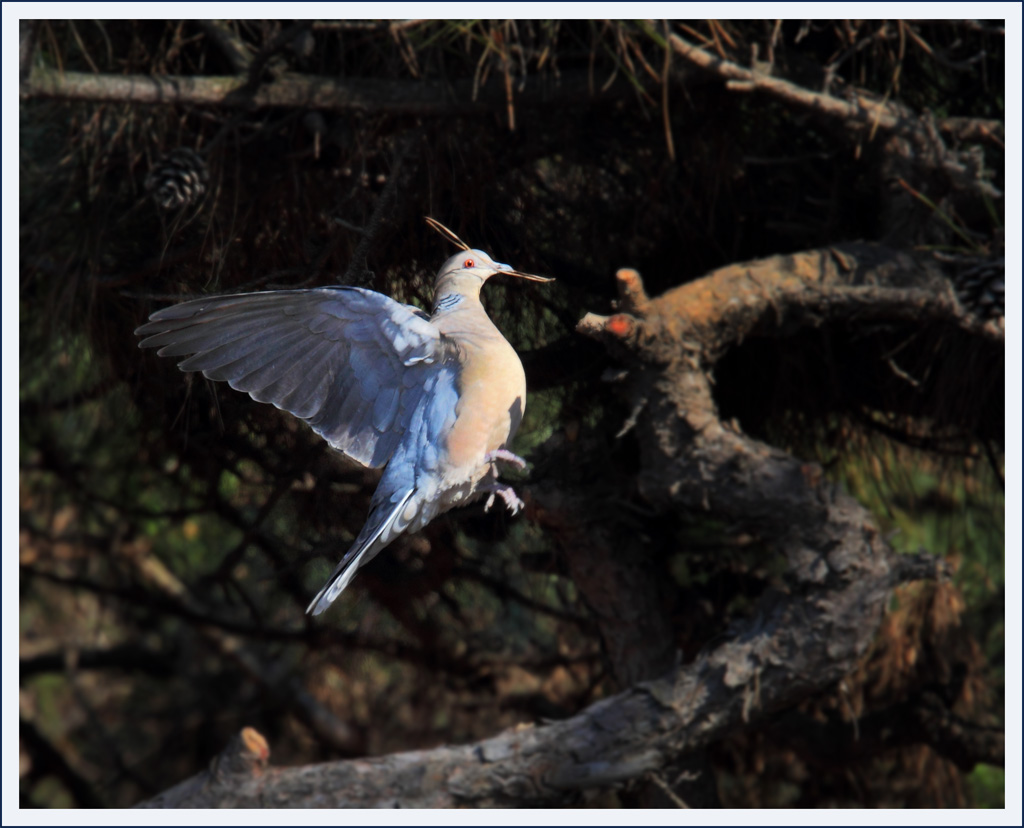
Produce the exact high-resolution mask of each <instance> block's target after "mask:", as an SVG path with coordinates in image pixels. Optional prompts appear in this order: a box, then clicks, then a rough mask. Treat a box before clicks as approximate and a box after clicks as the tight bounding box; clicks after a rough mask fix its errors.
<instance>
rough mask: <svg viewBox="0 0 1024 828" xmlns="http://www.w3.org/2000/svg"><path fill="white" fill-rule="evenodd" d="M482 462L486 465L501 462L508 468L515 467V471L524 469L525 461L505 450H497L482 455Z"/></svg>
mask: <svg viewBox="0 0 1024 828" xmlns="http://www.w3.org/2000/svg"><path fill="white" fill-rule="evenodd" d="M484 460H486V461H487V462H488V463H494V462H496V461H498V460H503V461H504V462H506V463H508V464H509V465H510V466H515V467H516V468H517V469H525V468H526V461H525V460H524V459H523V458H522V457H520V456H519V455H518V454H513V453H512V452H511V451H508V450H507V449H497V450H495V451H489V452H487V454H486V455H484Z"/></svg>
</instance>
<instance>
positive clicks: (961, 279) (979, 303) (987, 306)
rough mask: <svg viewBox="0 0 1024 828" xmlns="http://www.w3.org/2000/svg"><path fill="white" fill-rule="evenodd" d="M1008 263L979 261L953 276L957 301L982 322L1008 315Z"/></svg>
mask: <svg viewBox="0 0 1024 828" xmlns="http://www.w3.org/2000/svg"><path fill="white" fill-rule="evenodd" d="M1005 274H1006V267H1005V260H1004V259H989V260H986V261H980V262H979V261H975V262H972V263H970V265H968V266H967V267H964V268H961V269H960V270H959V271H958V272H957V273H956V275H954V277H953V288H954V289H955V290H956V295H957V298H958V299H959V300H960V302H961V303H962V304H963V306H964V307H965V308H967V310H969V311H970V312H971V313H973V314H974V315H975V316H978V317H981V318H982V319H1000V318H1002V317H1003V316H1005V313H1006V303H1005V298H1004V292H1005V278H1006V277H1005Z"/></svg>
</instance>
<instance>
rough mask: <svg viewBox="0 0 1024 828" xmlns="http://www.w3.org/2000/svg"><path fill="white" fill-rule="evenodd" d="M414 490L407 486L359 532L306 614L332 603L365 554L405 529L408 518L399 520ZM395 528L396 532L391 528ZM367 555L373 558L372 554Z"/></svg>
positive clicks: (319, 611) (317, 611)
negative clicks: (371, 524)
mask: <svg viewBox="0 0 1024 828" xmlns="http://www.w3.org/2000/svg"><path fill="white" fill-rule="evenodd" d="M414 493H415V489H409V490H408V491H407V492H406V493H405V495H404V496H403V497H402V498H401V499H400V500H399V501H398V502H397V503H396V504H395V506H394V508H393V509H392V510H391V511H390V512H385V513H384V515H383V517H382V518H381V520H380V521H379V522H377V524H376V525H375V526H374V527H373V529H372V530H371V531H369V532H366V531H364V532H360V539H359V540H357V541H356V543H354V544H353V545H352V548H351V549H349V550H348V552H346V553H345V556H344V557H343V558H342V559H341V561H340V562H339V563H338V565H337V567H335V569H334V572H332V573H331V577H330V578H328V579H327V583H326V584H324V585H323V588H322V589H321V590H320V591H319V592H318V593H317V594H316V597H315V598H314V599H313V600H312V601H311V602H310V604H309V606H308V607H306V614H307V615H308V614H309V613H312V614H313V615H319V614H320V613H322V612H323V611H324V610H325V609H327V608H328V607H329V606H330V605H331V604H332V603H334V601H335V599H336V598H337V597H338V596H339V595H341V593H342V592H343V591H344V589H345V587H347V586H348V585H349V582H350V581H351V580H352V578H353V577H354V576H355V574H356V570H357V569H359V566H360V564H361V562H362V560H363V558H364V557H365V556H366V553H367V552H369V551H370V550H371V549H373V550H374V554H376V552H379V551H380V550H381V549H382V548H383V547H384V546H386V545H387V544H388V543H390V542H391V539H392V538H393V537H394V536H395V535H397V534H398V533H399V532H401V531H402V529H404V528H405V526H404V524H406V523H407V521H402V520H401V514H402V510H403V509H405V506H406V504H407V503H408V502H409V500H410V498H412V496H413V494H414ZM396 524H402V525H401V526H399V525H396ZM395 529H397V530H398V531H394V530H395ZM381 539H383V540H384V543H383V544H378V541H380V540H381ZM370 557H371V558H372V557H373V555H371V556H370Z"/></svg>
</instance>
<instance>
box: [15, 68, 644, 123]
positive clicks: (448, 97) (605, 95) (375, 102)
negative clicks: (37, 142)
mask: <svg viewBox="0 0 1024 828" xmlns="http://www.w3.org/2000/svg"><path fill="white" fill-rule="evenodd" d="M631 94H635V89H634V87H632V86H631V85H630V84H629V83H628V82H627V81H625V80H621V79H619V80H617V81H616V82H614V83H613V84H612V85H611V86H610V87H609V88H608V89H607V90H603V91H602V92H601V93H600V95H598V94H591V91H590V88H589V80H588V77H587V75H586V73H583V72H579V73H568V72H567V73H565V74H563V75H561V76H560V77H559V78H558V79H557V80H555V81H549V80H548V79H547V78H545V77H544V76H540V75H538V76H537V77H535V78H534V82H533V83H531V84H530V87H529V88H528V89H527V90H524V91H523V92H522V93H520V94H519V95H518V96H517V98H516V106H517V107H531V106H538V107H541V106H543V107H550V106H558V105H560V104H562V105H568V104H580V103H586V102H589V101H591V100H594V99H597V98H600V100H602V101H608V100H613V99H615V98H618V97H623V96H625V95H631ZM20 95H21V98H22V100H25V99H27V98H36V97H43V98H62V99H66V100H88V101H116V102H121V103H139V104H161V105H174V104H188V105H193V106H234V107H243V108H251V109H260V108H264V107H306V108H308V109H319V110H323V111H334V112H347V111H363V112H374V113H384V114H392V115H399V114H405V115H422V116H425V117H445V116H449V115H454V114H459V113H472V112H480V111H481V110H493V111H505V110H506V109H507V107H508V98H507V97H506V94H505V91H504V90H503V89H498V88H497V87H494V88H491V87H488V88H484V89H481V90H479V93H478V94H477V96H476V99H475V100H474V98H473V86H472V83H471V82H470V81H457V82H455V83H451V84H448V83H443V82H440V81H390V80H388V81H382V80H376V79H372V78H359V79H357V80H339V79H336V78H329V77H319V76H314V75H291V74H289V75H284V76H283V77H280V78H278V79H276V80H274V81H273V82H271V83H267V84H263V85H261V86H259V87H258V88H255V89H253V88H251V87H250V85H249V81H248V77H247V76H242V75H239V76H232V77H205V76H187V77H186V76H180V75H178V76H173V75H171V76H157V75H94V74H88V73H82V72H58V71H57V70H54V69H48V68H40V67H37V68H36V69H35V70H34V71H33V72H32V74H31V76H30V77H29V78H28V80H27V81H25V82H24V83H22V84H21V89H20Z"/></svg>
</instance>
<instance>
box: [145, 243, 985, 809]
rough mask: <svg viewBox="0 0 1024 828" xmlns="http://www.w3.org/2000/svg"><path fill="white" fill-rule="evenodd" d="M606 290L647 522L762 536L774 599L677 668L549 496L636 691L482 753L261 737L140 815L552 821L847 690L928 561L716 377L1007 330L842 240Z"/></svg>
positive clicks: (907, 267)
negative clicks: (740, 405)
mask: <svg viewBox="0 0 1024 828" xmlns="http://www.w3.org/2000/svg"><path fill="white" fill-rule="evenodd" d="M618 283H619V289H620V307H619V311H620V312H619V313H617V314H615V315H613V316H610V317H606V316H597V315H594V314H588V315H587V316H586V317H585V318H584V319H583V320H582V321H581V322H580V325H579V330H580V331H581V332H582V333H584V334H586V335H588V336H593V337H596V338H598V339H600V340H601V341H603V342H605V343H606V344H607V345H608V347H609V348H610V349H611V351H612V352H613V354H614V355H616V356H617V357H618V358H619V359H620V360H621V361H622V362H623V363H624V365H625V366H626V367H627V371H628V375H627V380H626V383H625V387H626V393H627V395H628V397H629V398H630V401H631V402H632V404H633V407H634V414H633V416H632V417H631V425H632V426H633V427H634V428H635V430H636V433H637V436H638V439H639V442H640V446H641V453H642V457H641V460H642V463H641V471H640V475H639V485H640V488H641V490H642V492H643V493H644V495H645V496H646V498H647V499H648V501H649V502H650V503H651V504H652V505H653V506H654V508H655V509H657V510H659V511H679V510H686V511H688V512H707V513H711V514H714V515H715V517H716V518H719V519H721V520H725V521H728V522H730V523H732V524H733V525H735V526H737V527H742V528H743V529H744V530H745V531H747V532H750V533H754V534H756V535H759V536H760V537H762V538H763V539H765V540H766V541H767V542H769V543H770V544H771V545H772V546H773V547H774V549H776V550H777V551H778V552H779V553H781V554H782V555H783V556H784V558H785V562H786V577H785V580H784V583H783V585H781V586H778V587H775V588H772V589H768V590H766V591H765V593H764V594H763V595H762V596H761V598H760V600H759V602H758V604H757V606H756V607H755V610H754V612H753V613H752V614H751V616H750V617H749V618H747V619H746V620H745V621H744V622H743V623H739V624H736V625H735V626H734V628H733V629H730V630H729V631H728V632H727V633H726V634H725V635H724V636H723V637H722V638H720V639H717V640H716V643H715V645H714V646H713V647H709V648H708V649H706V650H705V651H704V652H702V653H700V654H699V655H698V657H697V658H695V659H694V660H693V661H692V662H690V663H688V664H678V663H677V664H673V660H674V659H675V658H676V657H675V654H674V652H673V647H672V637H671V634H670V633H671V629H670V627H669V625H668V622H667V620H666V619H665V618H664V617H663V616H662V615H661V614H660V613H659V600H658V594H659V589H660V587H659V585H658V584H657V583H655V582H654V580H652V578H650V577H649V576H648V575H647V574H645V572H644V570H643V568H642V567H640V566H638V565H637V558H636V555H637V553H638V552H642V549H641V547H642V544H641V543H639V542H634V543H632V544H629V543H626V544H622V543H620V540H619V538H618V537H614V536H612V535H611V534H610V533H609V532H608V531H607V528H606V527H605V526H603V525H602V521H601V519H600V517H599V516H598V515H596V514H595V513H594V509H591V508H589V507H588V504H586V503H581V502H577V501H576V500H574V499H573V498H572V497H571V496H570V495H563V496H561V497H559V496H558V495H557V493H554V492H545V493H544V497H543V498H537V500H538V502H540V503H542V504H543V505H542V506H541V505H536V506H533V507H532V508H531V513H532V514H533V516H534V518H535V519H537V520H538V521H539V522H540V523H541V524H542V525H543V526H544V527H545V528H546V529H547V530H548V531H550V532H551V533H552V534H553V535H554V536H555V538H556V540H557V541H558V542H559V544H560V546H561V547H562V549H563V551H564V553H565V555H566V560H567V564H568V567H569V569H570V572H571V573H572V574H573V576H574V578H575V579H576V582H577V584H578V585H579V587H580V589H581V591H582V592H583V593H584V595H585V596H586V598H587V600H588V602H589V603H590V604H591V606H592V607H594V609H595V614H596V615H597V618H598V623H599V625H600V628H601V632H602V635H603V637H604V640H605V643H606V646H607V649H608V652H609V655H610V660H611V662H612V665H613V669H614V670H615V673H616V676H617V678H618V679H619V680H620V681H621V682H622V683H623V684H628V683H632V686H630V687H629V688H628V689H626V690H625V691H624V692H622V693H619V694H618V695H616V696H613V697H611V698H607V699H604V700H602V701H600V702H598V703H596V704H594V705H592V706H591V707H589V708H587V709H586V710H584V711H582V712H581V713H579V714H577V715H576V716H573V717H572V718H570V719H567V720H564V721H560V722H556V723H550V724H544V725H542V726H520V727H518V728H514V729H511V730H509V731H506V732H504V733H502V734H500V735H498V736H495V737H494V738H490V739H486V740H484V741H481V742H479V743H476V744H471V745H462V746H455V747H451V746H444V747H438V748H435V749H432V750H423V751H414V752H409V753H400V754H393V755H390V756H383V757H378V758H372V759H360V760H350V761H341V762H333V763H327V764H321V765H311V766H307V767H299V768H270V767H268V760H269V749H268V748H267V746H266V743H265V741H264V740H263V739H262V737H260V736H259V735H258V734H256V733H255V732H254V731H251V730H248V731H244V732H243V734H242V736H241V737H240V738H239V740H237V741H236V743H234V744H232V745H231V746H229V747H228V749H227V750H226V751H225V753H224V754H222V755H221V756H220V757H218V758H217V759H215V760H214V762H213V764H212V765H211V767H210V769H209V770H207V771H205V772H203V773H201V774H199V775H197V776H196V777H193V778H192V779H190V780H187V781H185V782H183V783H181V784H180V785H178V786H176V787H175V788H172V789H171V790H169V791H166V792H165V793H163V794H161V795H160V796H157V797H155V798H154V799H152V800H149V801H147V802H144V803H142V804H141V806H142V807H210V806H221V807H282V806H290V807H396V806H401V807H454V806H476V807H490V806H505V807H508V806H532V805H542V804H543V805H564V804H571V803H573V802H575V801H577V797H578V796H579V794H580V792H581V791H583V790H586V789H592V788H599V787H603V786H609V785H615V784H620V783H628V782H632V781H636V780H641V779H644V778H649V779H653V781H656V782H657V783H658V785H659V787H661V788H663V789H664V790H666V791H668V790H670V789H671V787H672V785H673V784H674V780H671V779H669V780H666V778H665V777H664V775H663V774H664V772H665V771H666V769H667V768H669V767H672V766H673V764H674V763H677V762H678V761H679V760H680V757H684V758H685V756H686V755H688V754H689V755H692V754H693V753H694V752H695V751H699V750H700V749H701V748H703V747H704V746H706V745H708V744H710V743H712V742H714V741H715V740H717V739H719V738H720V737H722V736H724V735H725V734H727V733H728V732H729V731H730V730H731V729H733V728H735V727H738V726H746V725H749V724H750V723H752V722H755V721H757V720H758V719H761V718H763V717H765V716H766V715H767V714H769V713H771V712H773V711H778V710H781V709H785V708H788V707H792V706H793V705H795V704H796V703H797V702H799V701H800V700H801V699H804V698H806V697H807V696H809V695H811V694H815V693H820V692H823V691H826V690H828V689H829V688H831V687H832V686H834V685H835V684H836V683H837V682H839V681H840V680H841V679H842V678H843V677H844V676H845V675H847V674H848V673H849V672H850V671H851V670H852V669H853V668H854V667H855V665H856V664H857V662H858V660H859V658H860V657H861V656H862V655H863V654H864V652H865V651H866V649H867V648H868V646H869V645H870V644H871V642H872V640H873V638H874V635H875V633H876V631H877V629H878V625H879V622H880V620H881V618H882V616H883V613H884V612H885V607H886V602H887V599H888V596H889V594H890V591H891V589H892V588H893V587H894V586H896V585H898V584H900V583H904V582H907V581H910V580H915V579H921V578H935V577H944V576H945V574H946V572H945V568H944V565H943V564H942V563H941V562H939V561H937V560H936V559H934V558H931V557H930V556H928V555H925V554H920V555H917V556H900V555H896V554H895V553H893V551H892V550H891V549H890V547H889V546H888V545H887V543H886V542H885V540H884V539H883V538H882V536H881V534H880V533H879V531H878V529H877V527H876V526H875V523H874V521H873V519H872V518H871V516H870V514H869V513H868V512H867V510H866V509H865V508H864V507H862V506H861V505H860V504H859V503H857V502H856V501H855V500H854V499H852V498H851V497H849V496H848V495H846V494H844V493H843V492H841V491H839V490H838V489H837V487H835V486H834V485H833V484H832V483H830V482H829V481H828V480H827V478H826V477H825V475H824V473H823V471H822V469H821V468H820V467H819V466H818V465H816V464H814V463H808V462H804V461H801V460H800V459H798V458H796V457H794V456H792V455H790V454H788V453H786V452H784V451H781V450H779V449H777V448H775V447H772V446H769V445H766V444H764V443H762V442H759V441H757V440H755V439H753V438H751V437H750V436H748V435H746V434H744V433H743V432H742V431H740V430H739V427H738V426H736V425H735V424H728V423H725V422H723V421H722V420H721V419H720V418H719V416H718V412H717V408H716V405H715V401H714V399H713V396H712V380H711V376H712V371H713V368H714V365H715V363H716V362H717V361H718V359H720V358H721V356H722V355H724V354H725V353H726V352H727V351H728V350H729V348H731V347H733V346H735V345H736V344H738V343H740V342H742V340H743V339H744V337H746V336H749V335H751V334H753V333H755V332H759V333H763V332H765V331H776V332H778V333H783V332H786V331H792V330H793V329H796V328H799V327H806V326H817V325H821V324H826V323H829V322H834V321H837V320H840V319H845V320H849V319H853V318H855V319H856V320H857V321H858V322H860V323H869V322H885V321H894V320H907V319H915V318H916V319H922V318H928V319H931V320H940V321H942V322H944V323H947V324H950V325H954V326H957V327H960V328H962V329H964V330H967V331H970V332H971V333H973V334H975V335H978V336H982V337H986V338H990V339H994V340H997V341H999V340H1001V339H1002V335H1003V333H1002V328H1001V327H1000V326H998V325H996V324H995V323H992V322H984V321H982V320H979V319H976V318H975V317H973V316H972V315H971V314H970V313H968V312H967V311H966V310H965V309H964V308H963V307H962V306H961V305H960V304H959V302H958V301H957V299H956V296H955V294H954V293H953V291H952V289H951V288H950V287H949V283H948V281H946V280H945V279H944V278H943V276H942V273H941V267H940V265H939V263H938V262H937V261H936V260H934V259H932V258H929V257H925V256H917V255H912V254H909V253H900V252H895V251H892V250H890V249H887V248H884V247H880V246H877V245H868V244H850V245H842V246H837V247H834V248H829V249H827V250H815V251H809V252H806V253H801V254H794V255H789V256H778V257H773V258H770V259H765V260H761V261H757V262H751V263H746V264H740V265H734V266H731V267H727V268H723V269H721V270H719V271H716V272H714V273H712V274H710V275H708V276H706V277H705V278H703V279H700V280H697V281H695V282H692V283H689V284H686V285H683V286H681V287H678V288H675V289H673V290H670V291H668V292H667V293H665V294H664V295H663V296H661V297H658V298H656V299H649V298H648V297H647V296H646V294H645V292H644V289H643V285H642V283H641V281H640V277H639V274H637V273H636V272H635V271H632V270H622V271H620V272H619V274H618ZM638 596H640V597H644V596H646V598H647V601H646V603H644V604H642V605H641V606H640V610H639V611H638V606H637V604H636V603H635V601H636V600H637V597H638ZM655 674H660V677H657V678H652V676H653V675H655ZM670 783H671V784H670ZM670 795H672V796H675V795H674V794H670ZM676 804H685V798H684V799H683V800H682V801H678V800H677V801H676Z"/></svg>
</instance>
